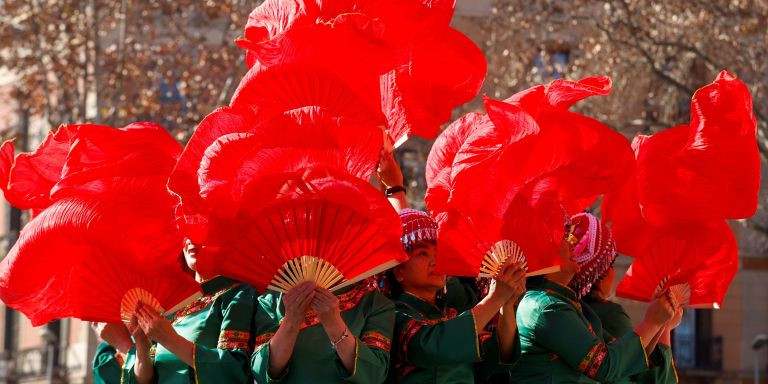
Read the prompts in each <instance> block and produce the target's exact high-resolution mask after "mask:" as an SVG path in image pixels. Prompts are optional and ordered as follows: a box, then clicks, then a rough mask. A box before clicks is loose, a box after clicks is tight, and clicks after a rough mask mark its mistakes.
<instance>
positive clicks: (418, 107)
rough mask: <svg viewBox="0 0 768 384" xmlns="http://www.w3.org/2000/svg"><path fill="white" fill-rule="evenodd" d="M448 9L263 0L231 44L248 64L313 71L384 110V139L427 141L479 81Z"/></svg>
mask: <svg viewBox="0 0 768 384" xmlns="http://www.w3.org/2000/svg"><path fill="white" fill-rule="evenodd" d="M454 5H455V2H454V1H450V0H440V1H432V2H428V3H426V2H421V1H409V0H399V1H395V2H380V1H363V2H360V1H354V2H351V1H343V0H342V1H339V0H336V1H323V2H319V3H318V2H313V1H303V0H302V1H295V2H290V3H286V2H282V1H266V2H265V3H264V4H262V5H260V6H259V7H257V8H256V9H254V11H253V12H252V13H251V15H250V17H249V20H248V24H247V26H246V28H245V34H244V37H243V38H242V39H239V40H238V41H237V43H238V45H239V46H240V47H241V48H244V49H247V50H248V53H247V55H246V58H247V59H246V60H247V62H248V65H249V66H253V67H257V66H259V65H261V66H264V67H268V68H270V69H272V68H275V67H282V66H285V65H289V66H297V67H301V69H300V70H298V71H308V72H310V73H312V72H315V71H320V72H323V73H324V74H325V75H326V76H327V77H330V78H333V79H335V80H334V81H335V82H336V83H338V84H339V85H341V86H338V85H337V86H334V87H332V88H329V89H351V90H353V91H352V92H351V93H354V94H356V95H357V96H358V97H359V98H360V100H362V101H363V103H364V104H365V105H369V106H372V107H373V109H374V110H377V111H383V112H384V114H385V115H386V117H387V120H388V124H387V125H388V129H389V134H390V136H391V137H392V139H393V141H394V142H395V143H396V144H400V143H402V142H403V141H405V139H407V137H408V135H409V134H418V135H422V136H424V137H427V138H432V137H434V136H435V134H436V133H437V131H438V129H439V126H440V125H441V124H442V123H444V122H446V121H448V120H449V119H450V113H451V111H452V110H453V108H455V107H457V106H459V105H461V104H463V103H465V102H467V101H469V100H471V99H472V98H473V97H474V96H475V95H477V92H479V89H480V86H481V85H482V82H483V80H484V77H485V71H486V63H485V58H484V57H483V55H482V52H481V51H480V50H479V49H478V48H477V47H476V46H475V45H474V44H473V43H472V42H471V41H470V40H469V39H468V38H467V37H466V36H464V35H463V34H461V33H460V32H458V31H456V30H454V29H452V28H450V25H449V23H450V19H451V16H452V13H453V8H454ZM350 47H354V49H351V48H350ZM446 64H450V65H448V66H446ZM310 67H314V68H315V69H312V68H310ZM448 67H450V68H451V70H450V71H444V70H441V68H448ZM277 70H281V69H277ZM379 83H381V85H380V86H379ZM380 87H381V89H380ZM241 88H242V86H241Z"/></svg>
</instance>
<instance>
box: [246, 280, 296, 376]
mask: <svg viewBox="0 0 768 384" xmlns="http://www.w3.org/2000/svg"><path fill="white" fill-rule="evenodd" d="M279 297H280V296H279V294H276V293H274V292H267V293H265V294H264V295H261V296H259V298H258V300H257V309H256V314H255V317H254V318H255V322H256V324H255V325H254V329H255V332H256V338H255V342H254V348H255V350H254V352H253V356H251V373H252V374H253V379H254V380H255V381H256V382H257V383H280V382H283V381H285V378H286V377H287V376H288V372H290V370H291V362H290V361H289V362H288V365H287V366H286V367H285V372H284V373H283V375H282V376H281V377H278V378H273V377H270V376H269V340H271V339H272V336H273V335H274V334H275V332H277V328H278V327H280V318H278V315H277V307H278V300H279Z"/></svg>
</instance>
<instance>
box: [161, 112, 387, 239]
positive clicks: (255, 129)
mask: <svg viewBox="0 0 768 384" xmlns="http://www.w3.org/2000/svg"><path fill="white" fill-rule="evenodd" d="M382 140H383V138H382V132H381V130H380V129H379V128H377V127H375V126H371V125H368V124H364V123H359V122H355V121H354V120H350V119H347V118H340V117H333V116H331V114H330V113H329V112H327V111H325V110H324V109H322V108H317V107H305V108H299V109H294V110H289V111H286V112H284V113H282V114H279V115H275V116H272V117H271V118H262V119H260V118H257V117H256V116H255V115H254V114H253V113H252V112H251V111H250V110H249V109H248V108H245V107H232V108H222V109H220V110H217V111H216V112H214V113H212V114H210V115H208V116H207V117H206V118H205V119H204V120H203V122H201V123H200V125H199V126H198V128H197V130H196V131H195V134H194V135H193V136H192V138H191V139H190V141H189V143H188V144H187V147H186V148H185V150H184V153H183V154H182V156H181V158H180V160H179V162H178V164H177V165H176V168H175V169H174V171H173V173H172V174H171V177H170V180H169V183H168V186H169V188H170V189H171V191H173V192H174V193H176V194H177V195H179V196H180V197H181V208H180V210H181V211H180V212H179V221H180V224H181V227H182V228H183V229H184V231H185V234H186V235H187V236H188V237H189V238H190V239H191V240H192V241H193V242H196V243H202V242H203V239H204V238H205V236H206V232H207V224H206V223H207V218H206V217H207V215H208V211H209V210H210V208H211V206H209V204H207V203H205V202H203V201H202V198H201V197H200V193H201V189H200V186H199V185H198V172H199V168H200V164H201V162H203V158H204V153H205V151H206V150H211V151H217V150H218V149H219V148H220V147H221V146H222V145H224V146H239V148H240V149H239V150H238V151H235V152H233V153H236V154H238V156H246V155H247V153H253V152H256V151H260V150H264V149H270V148H280V147H289V148H297V149H301V150H302V151H306V153H310V152H311V151H314V150H318V151H326V152H333V153H337V152H338V153H340V154H343V159H344V164H345V165H344V167H345V169H346V170H347V172H349V173H351V174H353V175H355V176H358V177H360V178H361V179H364V180H367V179H368V178H369V177H370V175H371V173H372V172H373V169H374V167H375V165H376V164H377V162H378V154H379V150H380V149H381V147H382ZM214 147H215V148H214ZM337 159H338V158H337ZM233 160H234V159H233ZM223 164H226V167H229V172H230V174H231V175H232V176H233V177H234V172H236V171H237V169H238V168H239V163H227V162H224V163H223ZM209 200H210V201H212V202H213V203H215V204H218V205H219V206H221V204H219V203H220V201H219V202H217V201H216V199H209ZM222 201H223V200H222Z"/></svg>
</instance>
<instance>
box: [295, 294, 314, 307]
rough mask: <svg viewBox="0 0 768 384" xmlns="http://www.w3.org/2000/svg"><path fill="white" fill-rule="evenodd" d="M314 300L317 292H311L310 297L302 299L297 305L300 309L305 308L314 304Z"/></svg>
mask: <svg viewBox="0 0 768 384" xmlns="http://www.w3.org/2000/svg"><path fill="white" fill-rule="evenodd" d="M314 298H315V292H310V293H309V294H308V295H306V296H304V297H303V298H301V299H300V300H299V302H298V303H297V304H298V305H299V307H300V308H305V307H306V306H307V305H309V303H311V302H312V300H314Z"/></svg>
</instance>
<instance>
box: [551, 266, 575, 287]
mask: <svg viewBox="0 0 768 384" xmlns="http://www.w3.org/2000/svg"><path fill="white" fill-rule="evenodd" d="M571 279H573V273H569V272H565V271H562V270H561V271H559V272H555V273H550V274H549V275H547V280H549V281H553V282H555V283H558V284H560V285H565V286H566V287H567V286H568V283H570V282H571Z"/></svg>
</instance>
